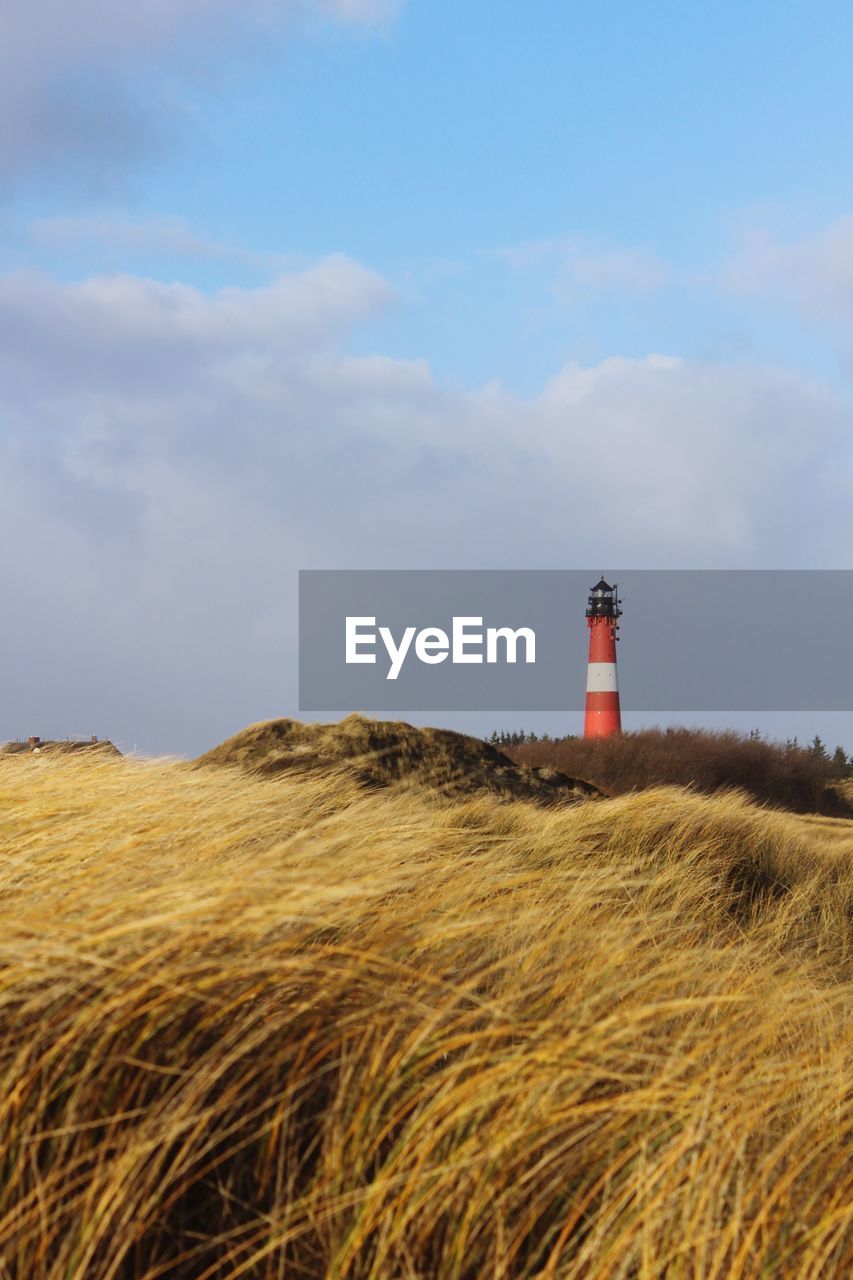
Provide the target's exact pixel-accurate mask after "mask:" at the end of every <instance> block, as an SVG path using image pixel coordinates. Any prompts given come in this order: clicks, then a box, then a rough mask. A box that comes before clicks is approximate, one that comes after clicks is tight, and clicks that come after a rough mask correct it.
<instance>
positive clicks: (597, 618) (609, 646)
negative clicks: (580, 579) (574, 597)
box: [583, 578, 622, 738]
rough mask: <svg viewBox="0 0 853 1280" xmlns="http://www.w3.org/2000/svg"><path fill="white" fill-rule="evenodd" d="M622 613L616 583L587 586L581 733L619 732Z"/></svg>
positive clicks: (594, 735)
mask: <svg viewBox="0 0 853 1280" xmlns="http://www.w3.org/2000/svg"><path fill="white" fill-rule="evenodd" d="M621 613H622V610H621V608H620V606H619V594H618V592H617V590H616V585H615V584H614V585H613V586H612V587H611V586H610V584H609V583H607V582H605V581H604V578H602V579H601V581H600V582H597V583H596V584H595V586H594V587H593V588H592V589H591V590H590V593H589V601H588V603H587V607H586V625H587V626H588V627H589V666H588V667H587V675H586V716H585V717H584V725H583V736H584V737H585V738H606V737H609V735H610V734H611V733H619V732H620V730H621V728H622V715H621V712H620V710H619V685H618V683H617V680H616V632H617V631H618V630H619V622H618V619H619V617H620V615H621Z"/></svg>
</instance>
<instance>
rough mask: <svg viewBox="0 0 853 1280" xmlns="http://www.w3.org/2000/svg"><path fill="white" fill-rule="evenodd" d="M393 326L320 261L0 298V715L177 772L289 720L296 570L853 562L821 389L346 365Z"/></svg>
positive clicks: (758, 373)
mask: <svg viewBox="0 0 853 1280" xmlns="http://www.w3.org/2000/svg"><path fill="white" fill-rule="evenodd" d="M391 300H392V298H391V291H390V290H389V288H388V286H387V285H386V284H385V282H384V281H383V280H382V279H381V278H379V277H377V276H376V275H374V274H373V273H372V272H370V271H368V270H366V269H365V268H364V267H362V266H360V265H359V264H357V263H354V262H351V261H349V260H347V259H343V258H332V259H327V260H325V261H323V262H321V263H318V264H316V266H314V267H312V268H310V269H308V270H306V271H302V272H298V273H293V274H291V275H288V276H284V277H282V278H281V279H279V280H277V281H275V282H274V283H272V284H270V285H267V286H264V287H259V288H257V289H225V290H220V291H218V292H217V293H214V294H210V295H208V294H204V293H201V292H199V291H198V290H195V289H192V288H189V287H187V286H184V285H180V284H172V285H164V284H162V283H159V282H157V281H151V280H142V279H138V278H135V277H130V276H122V277H110V278H98V279H89V280H84V281H81V282H79V283H75V284H61V283H58V282H56V281H54V280H52V279H50V278H48V277H44V276H40V277H33V276H14V277H7V278H5V279H3V280H2V281H0V420H2V422H3V424H4V430H3V433H2V437H0V440H2V443H0V576H2V581H3V598H4V611H5V613H6V616H7V618H10V619H15V620H16V625H15V626H12V627H7V628H5V629H4V637H3V642H2V643H3V646H4V663H3V665H4V669H5V670H7V671H10V670H13V671H15V673H16V681H15V684H16V687H17V688H18V690H19V692H18V693H13V694H10V698H11V701H9V699H7V717H10V716H14V714H16V709H17V714H19V715H20V716H21V717H22V718H23V717H24V709H25V708H26V707H29V706H30V705H32V703H33V700H34V699H35V700H36V701H38V702H39V705H44V706H54V707H55V709H58V708H61V709H62V715H61V717H60V723H54V724H53V725H52V726H51V731H57V732H58V731H61V730H62V728H63V727H67V728H69V729H71V728H74V729H75V731H76V723H75V722H76V721H77V720H79V718H80V716H82V714H83V709H84V708H85V709H87V714H88V713H89V712H91V715H90V718H89V721H88V723H89V725H90V726H91V729H90V730H88V731H104V726H105V725H106V724H110V725H111V731H112V732H115V733H120V732H124V733H130V732H131V730H130V728H129V726H130V725H131V724H132V725H133V726H134V729H133V735H134V736H138V738H139V739H140V740H142V741H147V744H148V745H151V746H158V747H166V746H169V745H174V746H177V747H182V746H196V745H198V746H201V745H202V743H203V742H210V741H212V740H214V739H215V737H216V736H217V735H218V734H220V733H221V732H224V731H225V730H226V729H228V728H236V727H238V726H239V724H240V723H243V722H245V721H247V720H249V719H251V718H253V716H260V715H267V714H273V713H275V712H276V710H278V709H281V710H290V711H293V710H294V709H295V708H294V703H293V685H292V674H291V673H292V663H293V649H292V645H293V627H294V611H293V609H294V600H295V572H296V569H297V568H299V567H312V566H314V567H318V566H324V565H325V566H340V567H346V566H353V567H355V566H377V567H381V566H389V567H390V566H421V567H439V566H453V565H457V566H492V567H529V566H540V567H548V566H573V565H579V564H584V563H589V562H594V563H596V564H599V563H621V564H628V565H636V566H638V567H643V566H653V565H657V566H667V565H670V566H677V565H687V566H691V565H692V566H707V567H712V566H736V565H750V566H755V565H764V566H780V567H781V566H791V565H794V566H796V565H820V564H823V565H828V566H829V567H831V566H832V565H833V564H835V565H843V564H845V563H847V562H848V561H849V558H850V556H851V553H853V534H851V530H850V525H849V511H848V495H849V486H850V479H851V472H850V461H849V456H848V453H847V448H848V445H847V441H848V439H849V432H850V424H851V414H850V410H849V408H848V406H847V405H846V404H845V403H844V402H843V401H841V400H840V399H838V398H837V397H836V396H835V395H833V394H832V393H831V392H830V391H828V390H826V389H824V388H823V387H821V386H820V385H818V384H815V383H814V382H811V381H809V380H808V379H806V378H805V377H802V376H800V375H797V374H794V373H790V372H783V371H780V370H774V369H757V368H751V367H748V366H744V365H741V366H727V365H718V364H702V363H693V362H687V361H683V360H679V359H676V358H673V357H668V356H649V357H647V358H646V359H641V360H627V359H610V360H605V361H603V362H601V363H600V364H598V365H596V366H594V367H592V368H583V367H579V366H576V365H570V366H567V367H566V368H564V369H563V370H561V371H560V372H559V373H558V374H557V375H556V376H555V377H554V378H553V379H552V380H551V381H550V382H549V383H548V385H547V386H546V387H544V388H543V390H542V392H541V393H540V394H539V395H537V396H535V397H533V398H532V399H528V400H524V399H519V398H518V397H515V396H513V395H511V394H510V393H508V392H507V391H506V390H504V389H503V388H502V387H501V386H500V385H499V384H490V385H488V386H486V387H483V388H481V389H479V390H476V391H472V392H469V393H462V392H456V391H450V390H447V389H445V388H443V387H441V386H440V385H438V384H437V383H436V381H435V379H434V378H433V376H432V374H431V372H430V369H429V367H428V366H427V365H426V364H425V363H424V362H422V361H401V360H392V359H389V358H385V357H382V356H380V355H372V356H355V355H352V354H349V353H347V351H346V341H347V335H348V333H349V332H350V331H351V330H352V329H353V328H354V327H357V326H359V325H360V324H362V323H363V322H364V321H365V320H366V319H368V318H369V317H371V316H372V315H374V314H375V313H376V311H377V309H381V308H382V307H385V306H387V305H389V302H390V301H391ZM7 692H8V691H7ZM96 713H97V714H96ZM56 714H57V716H59V710H56ZM93 721H94V722H93ZM6 723H7V724H9V720H8V718H7V721H6ZM28 723H29V724H31V721H27V723H24V722H23V719H22V722H21V724H20V728H21V730H22V731H23V730H24V729H26V728H27V724H28ZM122 726H126V728H124V729H122ZM15 727H18V726H17V725H16V726H15ZM84 728H85V726H84ZM32 731H35V732H38V727H37V726H35V727H33V728H32Z"/></svg>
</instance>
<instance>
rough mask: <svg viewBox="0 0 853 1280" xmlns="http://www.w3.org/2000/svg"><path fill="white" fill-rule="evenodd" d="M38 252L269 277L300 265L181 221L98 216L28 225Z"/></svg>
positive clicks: (291, 258)
mask: <svg viewBox="0 0 853 1280" xmlns="http://www.w3.org/2000/svg"><path fill="white" fill-rule="evenodd" d="M27 237H28V239H29V241H30V242H31V244H33V245H34V246H35V248H37V249H39V250H43V251H47V252H48V253H55V252H59V253H62V254H68V253H70V252H73V251H75V250H83V251H85V252H86V253H87V255H88V256H89V257H90V258H91V257H92V256H94V257H95V258H96V259H97V258H100V259H102V260H107V261H117V262H118V261H120V262H122V263H123V264H124V263H127V262H128V260H131V261H132V260H133V259H134V258H135V257H150V256H152V255H153V256H156V257H166V258H200V259H208V260H211V261H214V262H228V263H234V264H236V265H238V266H242V267H246V268H248V269H250V270H253V271H259V272H264V273H266V274H267V275H270V274H275V273H277V272H281V271H285V270H287V269H289V268H293V267H294V266H297V265H299V263H298V262H297V260H296V255H288V254H273V253H256V252H253V251H251V250H249V249H244V248H242V246H240V245H235V244H231V243H229V242H228V241H223V240H216V239H214V238H213V237H211V236H206V235H203V234H200V233H199V232H197V231H194V230H193V229H192V228H191V227H190V226H189V225H188V224H187V222H186V221H185V220H184V219H183V218H179V217H175V216H172V217H150V218H131V217H128V216H126V215H124V214H119V213H115V214H109V215H101V216H96V217H73V216H69V217H52V218H37V219H35V220H34V221H32V222H31V223H30V224H29V226H28V227H27Z"/></svg>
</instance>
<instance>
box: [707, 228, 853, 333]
mask: <svg viewBox="0 0 853 1280" xmlns="http://www.w3.org/2000/svg"><path fill="white" fill-rule="evenodd" d="M719 279H720V281H721V283H722V284H723V286H724V287H725V288H727V289H730V290H733V291H735V292H738V293H743V294H750V295H754V296H758V297H764V298H768V299H770V300H772V301H774V302H776V303H778V302H780V301H782V302H787V303H788V304H789V305H792V306H793V307H795V308H796V309H797V310H799V311H800V312H801V313H803V314H804V315H805V316H807V317H808V318H809V319H810V320H812V321H818V322H821V321H823V322H827V321H828V322H830V323H831V324H836V325H837V324H839V323H840V324H841V325H843V327H844V328H845V330H848V329H849V328H850V326H851V325H853V216H851V215H847V216H845V217H842V218H838V219H836V220H835V221H834V222H832V223H830V224H829V225H827V226H825V227H822V228H820V229H819V230H817V231H813V232H810V233H809V234H806V235H800V236H798V237H788V238H784V237H783V236H781V235H779V234H778V233H776V232H774V231H773V230H771V229H769V228H768V227H765V226H762V225H761V224H753V225H747V226H744V227H741V228H740V229H739V231H738V233H737V236H736V244H735V248H734V250H733V252H732V253H731V254H730V255H729V257H728V259H727V260H726V261H725V262H724V263H723V265H722V267H721V269H720V271H719Z"/></svg>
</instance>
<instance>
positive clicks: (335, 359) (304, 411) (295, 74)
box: [0, 0, 853, 754]
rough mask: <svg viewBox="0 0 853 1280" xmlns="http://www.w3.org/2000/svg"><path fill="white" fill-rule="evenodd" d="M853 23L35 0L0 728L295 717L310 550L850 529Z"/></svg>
mask: <svg viewBox="0 0 853 1280" xmlns="http://www.w3.org/2000/svg"><path fill="white" fill-rule="evenodd" d="M851 54H853V9H851V8H850V6H849V5H847V4H843V3H841V2H840V0H838V2H833V3H830V2H828V0H811V2H810V3H808V4H806V3H804V2H800V0H774V2H773V3H770V2H769V0H753V2H752V3H751V4H750V5H748V6H744V5H743V4H735V3H732V2H731V0H716V2H715V3H714V4H710V3H704V0H697V3H694V4H691V5H684V4H683V3H675V2H674V0H673V2H666V3H664V2H662V0H650V2H649V3H647V4H645V5H642V6H640V5H637V4H634V3H628V0H613V2H612V3H610V4H608V5H596V6H593V5H579V4H571V3H569V4H567V3H565V0H540V2H539V3H538V4H536V5H535V6H531V5H520V4H517V3H510V0H489V2H488V3H486V0H465V3H462V4H460V3H459V0H456V3H453V4H451V3H449V0H301V2H300V0H136V3H135V4H134V5H133V6H117V5H115V4H114V3H113V0H77V3H75V5H73V6H70V5H68V4H67V3H66V0H4V5H3V12H2V17H0V587H2V599H3V602H4V606H5V607H4V614H5V626H4V627H3V628H2V634H1V635H0V654H2V657H3V658H4V661H3V670H4V671H5V672H6V673H7V687H6V689H5V691H4V696H3V697H2V698H0V738H3V737H11V738H14V737H18V736H26V735H28V734H30V733H40V734H41V735H42V736H45V737H47V736H66V735H74V734H81V735H82V734H85V735H88V734H89V733H98V734H99V736H104V737H110V738H112V739H113V740H115V741H116V742H118V743H119V745H121V746H122V747H123V748H124V749H127V750H133V749H136V750H139V751H141V752H169V753H175V754H194V753H196V752H200V751H202V750H204V749H206V748H207V747H209V746H211V745H213V743H215V742H216V741H218V740H220V739H222V738H223V737H225V736H227V735H228V734H230V733H233V732H235V731H236V730H238V729H239V728H241V727H242V726H243V725H245V724H247V723H250V722H252V721H255V720H258V719H263V718H267V717H270V716H274V715H288V714H289V715H294V714H298V709H297V694H296V689H297V678H296V676H297V673H296V575H297V571H298V570H299V569H300V568H385V567H387V568H407V567H411V568H578V567H586V566H587V565H593V566H595V567H596V569H598V568H599V567H601V568H604V567H606V566H608V565H621V566H626V567H631V568H823V569H832V568H847V567H850V565H851V561H852V560H853V521H851V505H853V504H851V496H853V155H851V151H853V128H851V125H853V119H852V118H851V117H853V82H851V79H850V75H849V67H850V63H851ZM626 625H627V619H626ZM579 678H580V679H581V680H582V679H583V673H580V676H579ZM624 697H625V702H626V717H625V719H626V724H627V725H628V726H629V727H634V726H635V725H637V724H640V723H648V722H650V720H651V717H648V716H646V717H644V716H643V715H642V714H641V713H640V712H639V711H636V712H632V710H631V708H630V700H629V699H628V697H627V692H626V693H625V695H624ZM413 718H417V717H413ZM487 719H488V718H487ZM491 719H492V720H501V717H500V716H499V715H498V716H496V717H492V718H491ZM503 719H504V720H505V719H506V717H504V718H503ZM516 719H517V717H516ZM522 719H523V717H522ZM570 719H571V718H570V717H569V720H570ZM682 720H683V721H684V722H692V723H695V722H704V723H708V724H712V725H714V726H715V727H719V717H717V718H716V719H715V718H714V717H711V716H704V717H703V716H702V715H700V714H699V713H691V712H690V710H689V709H686V710H685V715H684V716H683V717H682ZM528 721H530V717H528ZM752 721H754V722H755V724H756V726H757V727H760V728H763V729H764V730H765V731H766V732H768V733H770V734H772V735H773V736H779V737H787V736H790V735H791V734H792V733H798V734H799V735H800V736H801V737H807V736H811V735H812V734H813V733H814V732H820V733H821V735H822V736H824V737H826V738H827V739H828V740H830V742H831V744H834V742H835V741H842V742H845V744H846V745H847V746H848V748H849V749H850V750H851V751H853V715H850V714H847V715H842V714H841V713H838V714H837V715H830V714H827V713H824V714H822V715H821V716H817V715H815V716H811V717H810V716H808V715H806V714H800V715H798V716H792V715H784V714H781V713H779V714H777V715H776V716H775V717H774V716H769V715H764V716H762V717H758V716H755V717H752ZM445 722H446V723H449V724H452V725H454V726H456V727H462V728H470V729H473V730H475V731H488V730H489V729H491V728H492V727H494V726H493V724H492V723H491V722H489V723H488V724H487V723H486V720H483V719H482V718H481V719H480V720H474V719H472V718H471V717H467V718H466V717H461V716H458V717H455V718H454V717H452V716H448V717H445ZM527 727H532V728H537V729H538V730H539V731H543V730H548V731H550V732H573V731H577V728H578V725H575V724H574V723H569V722H568V720H567V717H566V716H565V714H563V715H556V714H555V715H554V716H550V717H549V716H547V715H546V716H542V715H540V716H538V717H536V718H535V722H533V723H528V726H527ZM741 727H750V726H746V725H744V726H741Z"/></svg>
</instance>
